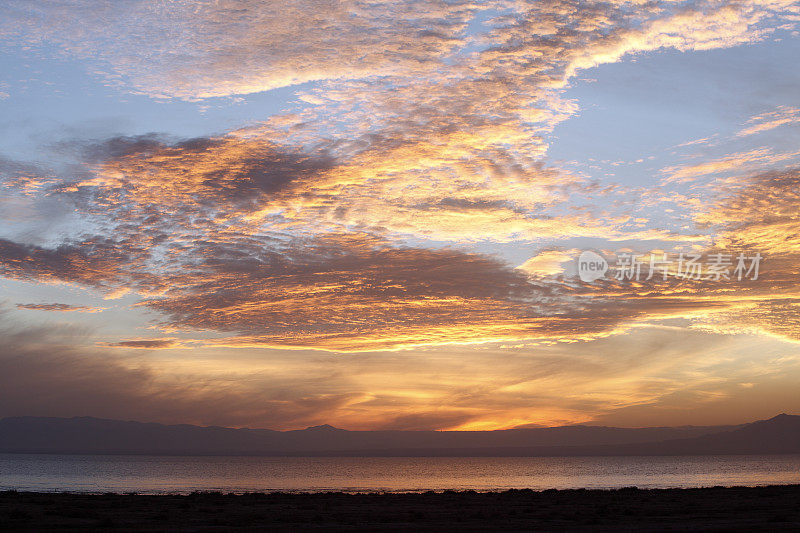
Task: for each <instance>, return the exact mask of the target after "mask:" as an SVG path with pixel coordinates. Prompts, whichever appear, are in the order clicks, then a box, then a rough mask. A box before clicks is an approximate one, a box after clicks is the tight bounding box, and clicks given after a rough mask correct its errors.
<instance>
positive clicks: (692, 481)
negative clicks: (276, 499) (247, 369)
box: [0, 454, 800, 493]
mask: <svg viewBox="0 0 800 533" xmlns="http://www.w3.org/2000/svg"><path fill="white" fill-rule="evenodd" d="M789 483H800V455H771V456H756V455H737V456H690V457H673V456H669V457H162V456H120V455H22V454H0V490H8V489H17V490H26V491H73V492H131V491H135V492H140V493H188V492H192V491H195V490H205V491H210V490H219V491H225V492H247V491H273V490H282V491H327V490H337V491H365V492H371V491H382V492H383V491H385V492H408V491H421V490H445V489H457V490H465V489H473V490H478V491H488V490H504V489H510V488H531V489H537V490H541V489H549V488H556V489H565V488H581V487H584V488H604V489H605V488H619V487H630V486H637V487H640V488H668V487H704V486H714V485H725V486H730V485H768V484H789Z"/></svg>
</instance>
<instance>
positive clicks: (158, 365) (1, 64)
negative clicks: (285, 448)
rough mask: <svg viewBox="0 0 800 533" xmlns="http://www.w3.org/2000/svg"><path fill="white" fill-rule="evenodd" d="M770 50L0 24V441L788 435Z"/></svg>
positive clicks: (581, 24)
mask: <svg viewBox="0 0 800 533" xmlns="http://www.w3.org/2000/svg"><path fill="white" fill-rule="evenodd" d="M798 23H800V3H798V2H793V1H788V0H743V1H717V0H698V1H688V2H687V1H671V0H667V1H648V0H630V1H626V0H611V1H605V2H595V1H582V0H536V1H528V0H496V1H495V0H489V1H485V2H472V1H466V0H447V1H444V0H400V1H393V2H383V1H373V0H362V1H349V0H343V1H335V2H334V1H324V0H301V1H298V0H288V1H283V2H263V1H256V0H213V1H212V0H206V1H197V2H188V1H171V2H170V1H165V0H122V1H111V0H108V1H104V0H94V1H87V0H38V1H28V0H7V1H5V2H3V3H2V5H0V416H20V415H35V416H97V417H104V418H115V419H126V420H127V419H130V420H140V421H151V422H161V423H190V424H201V425H223V426H233V427H264V428H273V429H297V428H303V427H307V426H312V425H317V424H331V425H334V426H337V427H342V428H346V429H354V430H355V429H404V430H420V429H442V430H447V429H451V430H452V429H457V430H492V429H505V428H514V427H537V426H552V425H566V424H603V425H616V426H630V427H634V426H661V425H685V424H695V425H714V424H731V423H742V422H746V421H751V420H755V419H760V418H762V419H763V418H769V417H771V416H774V415H775V414H778V413H780V412H788V413H800V393H798V386H797V384H798V382H800V314H799V312H800V278H798V275H800V237H798V235H799V234H800V192H799V191H800V142H798V141H800V91H799V90H798V88H800V69H798V68H797V65H798V60H797V58H798V57H800V33H798V31H799V30H800V27H799V25H798ZM582 254H583V255H582ZM586 254H588V255H586ZM587 257H588V258H590V259H592V261H596V262H597V264H598V265H600V266H599V267H598V268H601V271H593V272H589V270H587V269H589V268H590V267H589V266H588V262H585V261H584V262H582V261H583V259H581V258H587ZM589 274H597V275H596V276H590V275H589Z"/></svg>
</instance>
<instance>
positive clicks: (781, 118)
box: [736, 106, 800, 137]
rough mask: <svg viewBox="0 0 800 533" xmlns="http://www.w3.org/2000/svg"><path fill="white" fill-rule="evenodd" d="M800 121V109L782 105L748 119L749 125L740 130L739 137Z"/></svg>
mask: <svg viewBox="0 0 800 533" xmlns="http://www.w3.org/2000/svg"><path fill="white" fill-rule="evenodd" d="M797 123H800V109H796V108H793V107H788V106H781V107H779V108H778V109H777V110H775V111H772V112H769V113H764V114H762V115H756V116H754V117H752V118H751V119H750V120H748V121H747V124H748V125H747V126H746V127H744V128H742V129H741V130H739V131H738V132H737V133H736V135H737V137H747V136H748V135H755V134H757V133H763V132H765V131H769V130H773V129H775V128H778V127H780V126H785V125H788V124H797Z"/></svg>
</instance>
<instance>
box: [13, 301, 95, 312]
mask: <svg viewBox="0 0 800 533" xmlns="http://www.w3.org/2000/svg"><path fill="white" fill-rule="evenodd" d="M17 309H27V310H29V311H61V312H65V311H75V312H78V313H100V312H102V311H104V308H102V307H86V306H83V305H71V304H61V303H51V304H17Z"/></svg>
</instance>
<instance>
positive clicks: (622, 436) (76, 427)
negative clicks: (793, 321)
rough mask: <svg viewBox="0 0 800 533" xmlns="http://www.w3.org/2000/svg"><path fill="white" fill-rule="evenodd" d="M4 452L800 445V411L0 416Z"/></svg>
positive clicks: (574, 451)
mask: <svg viewBox="0 0 800 533" xmlns="http://www.w3.org/2000/svg"><path fill="white" fill-rule="evenodd" d="M0 452H2V453H69V454H163V455H272V456H302V455H320V456H326V455H328V456H336V455H341V456H544V455H554V456H577V455H694V454H698V455H704V454H776V453H800V416H791V415H786V414H782V415H778V416H776V417H774V418H771V419H769V420H762V421H758V422H753V423H750V424H744V425H741V426H702V427H700V426H684V427H654V428H614V427H604V426H562V427H553V428H527V429H509V430H499V431H347V430H343V429H337V428H334V427H332V426H329V425H322V426H315V427H311V428H307V429H304V430H297V431H273V430H269V429H232V428H223V427H200V426H191V425H163V424H154V423H142V422H123V421H119V420H105V419H99V418H91V417H80V418H45V417H12V418H5V419H2V420H0Z"/></svg>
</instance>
